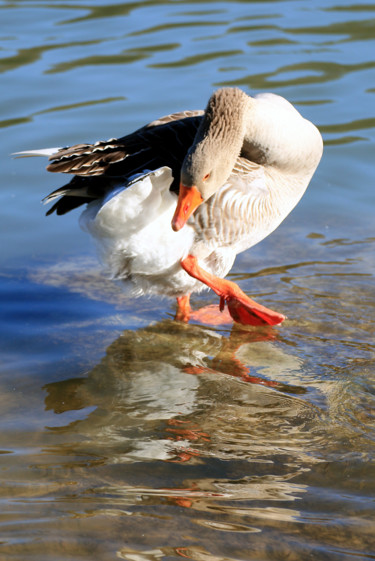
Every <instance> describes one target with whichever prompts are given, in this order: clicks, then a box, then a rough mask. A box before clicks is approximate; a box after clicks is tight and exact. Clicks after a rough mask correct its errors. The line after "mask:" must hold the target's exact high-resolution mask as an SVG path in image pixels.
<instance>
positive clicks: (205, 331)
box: [44, 320, 306, 462]
mask: <svg viewBox="0 0 375 561" xmlns="http://www.w3.org/2000/svg"><path fill="white" fill-rule="evenodd" d="M226 335H227V334H225V333H224V332H223V331H218V330H216V329H209V328H202V327H201V326H198V325H186V324H181V323H178V322H173V321H170V320H165V321H162V322H159V323H157V324H155V325H151V326H148V327H146V328H143V329H139V330H136V331H124V332H123V333H122V335H121V336H120V337H119V338H118V339H117V340H116V341H114V342H113V343H112V344H111V345H110V346H109V347H108V348H107V351H106V355H105V356H104V357H103V359H102V360H101V362H100V363H99V364H98V365H97V366H95V367H94V368H93V369H92V371H91V372H89V374H88V376H87V377H79V378H71V379H68V380H63V381H60V382H54V383H50V384H47V385H46V386H45V388H44V389H45V390H46V391H47V396H46V399H45V403H46V409H48V410H53V411H54V412H55V413H57V414H61V413H65V412H67V411H73V410H76V411H77V410H82V409H86V408H89V407H95V409H94V410H92V411H90V412H89V413H88V414H87V416H86V417H85V418H84V419H82V420H79V421H74V423H71V424H70V425H68V426H66V427H64V430H71V431H73V432H77V431H79V433H80V434H82V433H83V434H84V435H85V436H86V438H88V439H89V440H91V444H90V445H89V446H88V448H89V449H90V450H91V451H93V452H95V455H101V454H103V453H104V454H105V456H107V455H108V453H110V454H111V455H112V454H115V455H119V456H121V461H134V460H136V459H140V458H153V459H162V460H165V461H168V462H187V461H190V460H193V459H194V458H199V456H201V454H202V453H203V454H205V452H204V450H205V448H206V447H209V448H212V446H213V443H212V433H213V432H214V431H215V421H213V420H212V419H214V418H215V415H217V414H218V412H219V411H220V410H221V411H223V410H224V409H225V407H226V406H228V405H231V400H233V399H235V400H237V396H238V394H240V395H243V394H244V390H243V388H244V386H243V384H244V383H245V384H246V385H251V386H253V387H256V386H257V387H259V386H263V387H264V391H266V390H267V392H266V393H267V395H268V396H269V392H270V391H271V392H274V391H275V390H276V391H277V392H280V394H281V395H283V396H284V398H286V397H287V396H288V395H290V394H303V393H305V391H306V390H305V388H304V387H301V386H296V385H293V384H290V383H289V382H288V383H285V382H281V381H278V380H274V379H269V376H268V377H265V376H264V375H262V372H261V368H260V372H259V371H258V370H259V368H258V369H257V368H253V367H252V365H251V362H250V364H248V363H246V362H245V361H244V359H241V358H239V352H240V351H241V353H242V354H243V352H242V351H243V350H244V349H245V351H246V350H247V351H249V349H250V351H251V349H252V348H253V347H255V349H256V348H259V347H258V346H259V344H261V345H263V347H262V349H263V353H264V349H266V350H267V349H268V350H267V352H268V353H269V356H270V357H271V356H272V357H274V355H275V352H276V353H277V352H279V354H280V353H282V354H283V355H284V361H285V360H286V361H287V362H288V363H290V364H289V367H290V368H291V369H293V368H296V359H295V358H294V357H285V353H284V352H282V351H281V350H280V349H275V343H276V342H277V339H278V334H277V332H276V331H275V330H274V329H272V328H264V329H257V330H254V329H246V328H245V329H243V328H238V327H237V326H235V327H233V328H232V330H231V331H230V333H229V335H227V336H226ZM264 345H265V346H266V347H264ZM251 353H254V351H251V352H250V355H251ZM249 360H250V361H251V356H250V358H249ZM272 360H274V358H272ZM258 366H259V365H258ZM297 366H298V365H297ZM231 380H233V381H232V382H231ZM260 397H261V396H260ZM245 399H246V398H245ZM267 399H269V397H267ZM255 401H256V402H258V401H259V397H258V396H257V397H256V399H255ZM260 401H261V400H260ZM289 406H290V404H289ZM58 430H62V429H61V427H59V429H58ZM77 446H83V447H85V446H84V445H82V443H78V444H77Z"/></svg>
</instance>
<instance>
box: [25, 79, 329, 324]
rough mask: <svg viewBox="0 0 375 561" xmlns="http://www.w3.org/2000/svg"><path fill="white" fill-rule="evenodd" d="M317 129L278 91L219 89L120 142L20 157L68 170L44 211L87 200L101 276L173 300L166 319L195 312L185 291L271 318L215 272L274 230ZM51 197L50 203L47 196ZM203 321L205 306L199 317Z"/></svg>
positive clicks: (274, 317) (244, 315) (243, 317)
mask: <svg viewBox="0 0 375 561" xmlns="http://www.w3.org/2000/svg"><path fill="white" fill-rule="evenodd" d="M322 151H323V143H322V137H321V135H320V133H319V131H318V129H317V128H316V127H315V126H314V125H313V124H312V123H311V122H310V121H308V120H306V119H305V118H303V117H302V116H301V114H300V113H299V112H298V111H297V110H296V109H295V107H294V106H293V105H292V104H291V103H289V102H288V101H287V100H286V99H284V98H283V97H281V96H279V95H276V94H272V93H260V94H257V95H255V96H253V97H252V96H249V95H247V94H246V93H245V92H244V91H242V90H240V89H238V88H221V89H218V90H216V91H215V92H214V93H213V94H212V95H211V97H210V99H209V101H208V104H207V107H206V109H205V110H204V111H203V110H197V111H190V110H189V111H183V112H179V113H174V114H171V115H167V116H165V117H162V118H160V119H157V120H155V121H152V122H151V123H149V124H147V125H145V126H143V127H142V128H140V129H138V130H136V131H135V132H133V133H131V134H128V135H126V136H123V137H121V138H112V139H110V140H107V141H99V142H96V143H95V144H77V145H74V146H71V147H65V148H51V149H46V150H34V151H28V152H19V153H18V154H19V155H21V156H25V155H38V156H39V155H42V156H47V157H48V158H49V164H48V166H47V170H48V171H50V172H62V173H67V174H73V178H72V179H71V181H70V182H69V183H67V184H66V185H64V186H63V187H60V188H59V189H57V190H55V191H53V192H52V193H51V194H49V195H48V196H47V197H45V199H44V202H45V203H49V202H51V201H54V204H53V206H52V207H51V208H50V209H49V210H48V212H47V215H49V214H52V213H53V212H56V214H57V215H63V214H65V213H67V212H69V211H70V210H72V209H75V208H77V207H79V206H81V205H84V204H86V203H88V204H87V205H86V207H85V209H84V210H83V212H82V214H81V217H80V225H81V227H82V228H83V229H84V230H86V231H87V232H89V233H90V234H91V235H92V236H93V237H94V239H95V241H96V243H97V246H98V250H99V251H98V252H99V256H100V258H101V260H102V262H103V263H104V265H105V266H106V268H107V269H108V270H109V272H110V274H111V277H112V278H114V279H119V280H121V281H125V282H126V283H127V284H129V283H130V284H131V286H132V289H133V292H132V293H133V294H134V295H135V296H139V295H151V294H157V295H162V296H169V297H174V298H176V300H177V312H176V316H175V317H176V319H177V320H180V321H185V322H187V321H189V319H190V318H191V317H195V318H196V319H199V317H200V316H199V311H198V312H192V310H191V306H190V295H191V294H192V293H197V292H200V291H201V290H202V289H204V288H207V287H208V288H211V289H212V290H213V291H214V292H215V293H216V294H217V295H218V296H219V298H220V304H219V308H218V310H217V311H218V313H217V317H218V319H217V322H218V323H220V319H219V316H220V313H219V311H220V312H222V311H223V310H224V308H225V305H227V308H228V311H227V312H226V313H228V312H229V314H230V316H231V318H232V319H233V320H234V321H235V322H238V323H241V324H244V325H256V326H257V325H278V324H280V323H281V322H282V321H284V319H285V315H283V314H281V313H279V312H275V311H273V310H270V309H268V308H266V307H265V306H262V305H261V304H258V303H257V302H255V301H254V300H252V299H251V298H250V297H249V296H248V295H246V294H245V293H244V292H243V291H242V290H241V289H240V287H239V286H238V285H237V284H236V283H234V282H232V281H230V280H228V279H225V278H224V277H225V276H226V275H227V274H228V272H229V271H230V269H231V268H232V265H233V262H234V260H235V257H236V255H237V254H238V253H240V252H242V251H245V250H247V249H249V248H250V247H252V246H254V245H255V244H257V243H259V242H260V241H261V240H263V239H264V238H265V237H266V236H268V235H269V234H270V233H271V232H273V231H274V230H275V229H276V228H277V227H278V226H279V224H280V223H281V222H282V221H283V220H284V218H285V217H286V216H287V215H288V214H289V213H290V211H291V210H292V209H293V208H294V207H295V205H296V204H297V203H298V201H299V200H300V198H301V197H302V195H303V193H304V192H305V190H306V188H307V186H308V184H309V182H310V179H311V177H312V176H313V174H314V171H315V170H316V168H317V166H318V163H319V161H320V158H321V156H322ZM56 199H57V200H56ZM202 317H204V312H203V313H202Z"/></svg>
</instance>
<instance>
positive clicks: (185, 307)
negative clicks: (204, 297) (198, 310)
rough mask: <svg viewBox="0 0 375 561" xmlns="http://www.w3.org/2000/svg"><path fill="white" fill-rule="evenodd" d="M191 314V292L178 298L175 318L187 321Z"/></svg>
mask: <svg viewBox="0 0 375 561" xmlns="http://www.w3.org/2000/svg"><path fill="white" fill-rule="evenodd" d="M190 315H191V307H190V294H186V295H185V296H179V297H178V298H177V309H176V315H175V318H174V319H175V320H177V321H183V322H184V323H187V322H188V321H189V319H190Z"/></svg>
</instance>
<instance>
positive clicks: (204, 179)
mask: <svg viewBox="0 0 375 561" xmlns="http://www.w3.org/2000/svg"><path fill="white" fill-rule="evenodd" d="M210 175H211V174H210V173H206V175H205V176H204V178H203V181H207V179H208V178H209V177H210Z"/></svg>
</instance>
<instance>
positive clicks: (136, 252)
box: [80, 167, 203, 296]
mask: <svg viewBox="0 0 375 561" xmlns="http://www.w3.org/2000/svg"><path fill="white" fill-rule="evenodd" d="M172 179H173V178H172V174H171V170H170V169H169V168H167V167H165V168H160V169H158V170H156V171H155V172H151V173H148V174H146V175H142V176H141V177H140V178H139V179H136V180H133V181H131V182H130V183H129V184H128V185H127V186H122V187H119V188H118V189H116V190H114V191H112V192H111V193H109V195H107V196H106V197H105V198H104V199H103V200H100V201H95V202H92V203H90V204H89V205H88V206H87V208H86V210H85V211H84V212H83V213H82V215H81V221H80V223H81V227H82V228H83V229H84V230H86V231H88V232H89V233H90V234H91V235H92V236H93V237H94V239H95V241H96V245H97V248H98V252H99V256H100V258H101V261H102V262H103V264H104V266H105V267H106V269H107V270H108V273H109V275H110V276H111V277H112V278H114V279H121V280H123V281H129V282H130V283H131V287H132V292H133V293H134V294H135V295H142V294H159V295H166V296H180V295H183V294H186V293H188V292H192V291H197V290H199V289H201V288H203V285H201V283H198V282H197V281H196V280H195V279H193V278H191V277H190V276H189V275H187V274H186V273H185V271H183V269H182V268H181V266H180V261H181V259H183V258H184V257H186V256H187V255H188V253H189V251H190V249H191V247H192V245H193V244H194V235H195V234H194V230H193V228H192V227H191V226H188V225H186V226H185V227H184V228H182V229H181V230H180V231H179V232H174V231H173V230H172V227H171V220H172V217H173V213H174V210H175V208H176V202H177V199H176V195H175V194H174V193H171V192H170V191H169V187H170V185H171V183H172Z"/></svg>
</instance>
